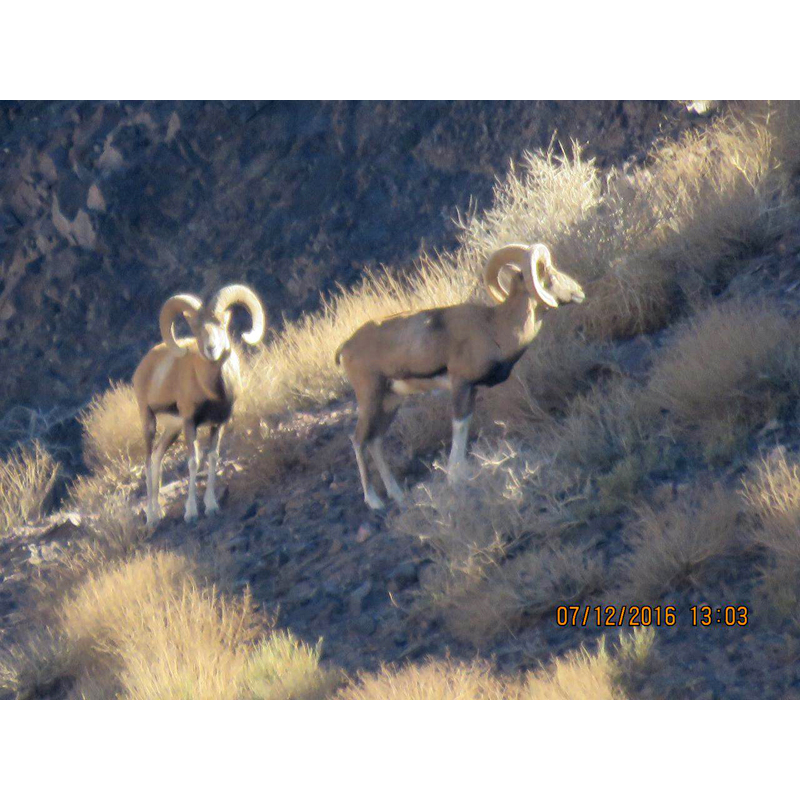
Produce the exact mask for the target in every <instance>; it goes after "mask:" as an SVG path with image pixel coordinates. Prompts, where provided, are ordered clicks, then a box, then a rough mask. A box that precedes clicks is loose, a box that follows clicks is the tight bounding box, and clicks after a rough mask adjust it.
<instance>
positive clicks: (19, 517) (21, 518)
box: [0, 442, 59, 530]
mask: <svg viewBox="0 0 800 800" xmlns="http://www.w3.org/2000/svg"><path fill="white" fill-rule="evenodd" d="M58 471H59V465H58V464H57V463H56V462H55V461H54V460H53V458H52V456H51V455H50V454H49V453H48V452H47V451H46V450H45V449H44V448H43V447H42V446H41V445H40V444H39V442H34V443H33V445H23V446H22V447H20V448H18V449H17V450H16V451H15V452H13V453H11V454H10V455H9V456H8V458H6V459H4V460H0V529H2V530H10V529H11V528H15V527H16V526H18V525H23V524H24V523H26V522H35V521H36V520H37V519H39V517H40V516H41V515H42V512H43V510H44V507H45V504H46V502H47V499H48V498H49V496H50V493H51V492H52V490H53V486H54V485H55V482H56V478H57V477H58Z"/></svg>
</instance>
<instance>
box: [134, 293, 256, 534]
mask: <svg viewBox="0 0 800 800" xmlns="http://www.w3.org/2000/svg"><path fill="white" fill-rule="evenodd" d="M234 305H243V306H244V307H245V308H247V310H248V311H249V312H250V317H251V319H252V323H253V324H252V327H251V329H250V331H248V332H247V333H244V334H242V338H243V339H244V341H245V342H248V343H249V344H256V343H257V342H259V341H261V339H262V337H263V335H264V324H265V317H264V309H263V307H262V305H261V301H260V300H259V299H258V297H257V296H256V294H255V293H254V292H253V290H252V289H249V288H248V287H246V286H242V285H240V284H231V285H229V286H225V287H223V288H222V289H220V290H219V291H218V292H217V293H216V294H215V295H214V296H213V297H212V298H211V299H210V300H209V301H208V302H207V303H203V301H202V300H201V299H200V298H199V297H196V296H195V295H192V294H178V295H173V296H172V297H170V298H169V299H168V300H167V301H166V303H164V305H163V306H162V308H161V313H160V314H159V328H160V329H161V337H162V339H163V342H162V343H161V344H157V345H156V346H155V347H153V348H152V349H151V350H150V351H149V352H148V353H147V355H146V356H145V357H144V358H143V359H142V360H141V362H140V363H139V366H138V367H137V368H136V372H135V373H134V375H133V390H134V393H135V394H136V400H137V403H138V404H139V414H140V416H141V419H142V433H143V435H144V444H145V478H146V481H147V524H148V527H152V526H154V525H156V524H157V522H158V520H159V519H160V517H161V508H160V503H159V499H158V498H159V493H160V488H161V464H162V460H163V458H164V454H165V453H166V452H167V450H168V449H169V448H170V447H171V446H172V444H173V443H174V442H175V440H176V439H177V438H178V436H180V434H181V430H182V431H183V435H184V438H185V439H186V447H187V450H188V453H189V459H188V462H189V463H188V466H189V492H188V496H187V499H186V513H185V514H184V519H185V520H186V521H187V522H188V521H190V520H192V519H194V518H195V517H197V497H196V495H197V491H196V487H197V470H198V466H199V464H200V460H201V459H200V448H199V444H198V441H197V429H198V428H199V427H200V426H201V425H209V426H210V427H211V437H210V442H209V449H208V482H207V484H206V493H205V497H204V503H205V513H206V514H213V513H215V512H216V511H217V510H218V508H219V506H218V504H217V499H216V496H215V493H214V482H215V479H216V467H217V460H218V458H219V446H220V441H221V439H222V435H223V431H224V429H225V425H226V423H227V422H228V420H229V419H230V417H231V414H232V412H233V404H234V401H235V400H236V394H237V391H238V389H239V359H238V357H237V355H236V351H235V350H234V349H233V346H232V344H231V339H230V335H229V333H228V326H229V324H230V318H231V310H230V309H231V307H232V306H234ZM179 316H182V317H183V318H184V319H185V320H186V322H187V323H188V324H189V328H190V329H191V332H192V338H188V339H182V340H181V341H177V340H176V339H175V322H176V319H177V318H178V317H179ZM159 416H160V418H161V420H162V421H163V428H164V430H163V432H162V434H161V437H160V438H159V440H158V443H156V432H157V431H156V428H157V420H158V418H159ZM154 445H155V446H154Z"/></svg>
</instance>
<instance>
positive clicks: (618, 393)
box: [548, 379, 674, 517]
mask: <svg viewBox="0 0 800 800" xmlns="http://www.w3.org/2000/svg"><path fill="white" fill-rule="evenodd" d="M548 435H549V437H550V439H551V443H550V445H549V446H550V447H551V448H552V450H553V452H554V453H555V460H556V464H557V465H558V467H559V468H560V469H561V471H562V472H564V473H566V474H570V475H571V478H572V481H573V482H574V483H575V484H576V485H578V484H582V485H584V486H586V490H585V491H584V492H583V494H584V496H585V497H584V500H583V502H582V504H581V513H582V515H583V516H584V517H592V516H595V515H596V514H607V513H613V512H615V511H617V510H619V509H620V508H621V507H623V506H624V505H625V504H627V503H628V502H629V501H630V499H631V497H633V496H634V495H635V494H636V492H637V491H638V490H639V489H640V488H641V486H642V485H643V483H644V481H645V480H646V479H647V477H648V476H649V475H650V473H651V472H652V471H653V470H655V469H657V468H658V469H669V467H670V464H671V463H672V462H673V461H674V456H673V453H672V449H671V441H670V440H669V438H668V437H666V436H665V434H664V432H663V431H662V430H661V428H660V421H659V420H658V418H657V417H656V416H655V415H653V414H652V413H649V411H648V408H647V405H646V403H645V402H644V401H643V395H642V391H641V389H639V388H638V386H636V385H635V384H634V383H633V382H631V381H629V380H626V379H615V380H612V381H607V382H604V383H602V384H599V385H597V386H595V387H593V388H592V389H591V390H590V391H588V392H586V393H585V394H582V395H579V396H578V397H576V398H575V399H574V400H573V402H572V403H570V405H569V407H568V410H567V413H566V415H565V416H564V418H563V419H562V420H561V421H559V422H556V423H555V424H554V425H552V426H551V427H550V431H549V434H548Z"/></svg>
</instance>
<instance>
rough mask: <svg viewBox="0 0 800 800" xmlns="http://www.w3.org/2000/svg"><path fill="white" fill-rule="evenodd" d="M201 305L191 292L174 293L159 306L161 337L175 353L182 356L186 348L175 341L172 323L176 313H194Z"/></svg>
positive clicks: (200, 301)
mask: <svg viewBox="0 0 800 800" xmlns="http://www.w3.org/2000/svg"><path fill="white" fill-rule="evenodd" d="M202 307H203V302H202V300H200V298H199V297H195V296H194V295H193V294H176V295H173V296H172V297H170V299H169V300H167V302H166V303H164V305H163V306H162V308H161V314H160V315H159V318H158V324H159V326H160V328H161V338H162V339H163V340H164V342H165V343H166V345H167V347H169V349H170V350H172V352H173V353H175V355H179V356H182V355H183V354H184V353H185V352H186V348H184V347H181V346H180V345H179V344H178V343H177V342H176V341H175V331H174V330H173V325H174V323H175V317H177V316H178V314H190V315H194V314H196V313H197V312H198V311H199V310H200V309H201V308H202Z"/></svg>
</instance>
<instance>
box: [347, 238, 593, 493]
mask: <svg viewBox="0 0 800 800" xmlns="http://www.w3.org/2000/svg"><path fill="white" fill-rule="evenodd" d="M484 280H485V282H486V287H487V289H488V291H489V294H490V295H491V297H492V299H494V300H495V301H496V302H497V305H495V306H483V305H478V304H475V303H462V304H459V305H454V306H448V307H446V308H432V309H429V310H427V311H419V312H417V313H402V314H395V315H394V316H391V317H386V318H385V319H381V320H376V321H373V322H368V323H367V324H366V325H363V326H362V327H361V328H359V329H358V330H357V331H356V332H355V333H354V334H353V335H352V336H351V337H350V338H349V339H348V340H347V341H346V342H345V343H344V344H343V345H342V346H341V347H340V348H339V350H338V351H337V353H336V363H337V364H341V365H342V367H343V368H344V371H345V373H346V374H347V377H348V380H349V381H350V383H351V384H352V386H353V389H354V390H355V394H356V400H357V403H358V422H357V424H356V430H355V435H354V436H353V437H352V442H353V448H354V450H355V454H356V461H357V463H358V470H359V474H360V476H361V485H362V488H363V490H364V500H365V501H366V503H367V505H369V506H370V508H373V509H381V508H383V501H382V500H381V499H380V497H379V496H378V493H377V492H376V491H375V488H374V487H373V486H372V484H371V483H370V480H369V475H368V473H367V466H366V461H365V448H366V449H368V450H369V451H370V452H371V454H372V457H373V458H374V460H375V464H376V465H377V467H378V471H379V472H380V475H381V478H382V480H383V483H384V485H385V487H386V491H387V493H388V494H389V496H390V497H391V498H392V499H393V500H395V501H397V502H399V501H401V500H402V498H403V490H402V489H401V488H400V485H399V484H398V482H397V480H396V479H395V477H394V475H393V474H392V471H391V470H390V469H389V465H388V464H387V463H386V459H385V458H384V455H383V449H382V441H383V436H384V434H385V433H386V430H387V429H388V427H389V425H390V423H391V421H392V418H393V417H394V414H395V412H396V411H397V408H398V406H399V405H400V403H401V402H402V399H403V397H404V396H405V395H409V394H414V393H417V392H424V391H428V390H431V389H436V388H449V389H450V391H451V392H452V404H453V442H452V447H451V450H450V460H449V462H448V473H449V477H450V479H451V480H455V479H457V478H458V477H459V475H460V473H461V471H462V468H463V464H464V460H465V457H466V447H467V436H468V433H469V424H470V420H471V418H472V412H473V408H474V404H475V391H476V389H477V387H479V386H494V385H496V384H498V383H502V382H503V381H505V380H506V379H507V378H508V376H509V375H510V374H511V370H512V369H513V367H514V364H516V362H517V361H518V360H519V358H520V357H521V356H522V354H523V353H524V352H525V349H526V348H527V347H528V345H529V344H530V343H531V342H532V341H533V339H534V337H535V336H536V334H537V333H538V332H539V328H540V327H541V325H542V320H543V318H544V316H545V314H546V312H548V311H550V310H552V309H555V308H558V307H559V306H562V305H565V304H567V303H581V302H583V300H584V293H583V289H582V288H581V287H580V285H579V284H578V283H577V281H575V280H573V279H572V278H570V277H569V276H567V275H565V274H564V273H563V272H559V271H558V270H557V269H556V268H555V267H554V266H553V263H552V259H551V256H550V250H549V249H548V248H547V247H546V246H545V245H543V244H536V245H532V246H530V245H524V244H509V245H506V246H505V247H502V248H500V249H499V250H497V251H495V252H494V253H493V254H492V255H491V256H490V257H489V259H488V262H487V264H486V267H485V269H484Z"/></svg>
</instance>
